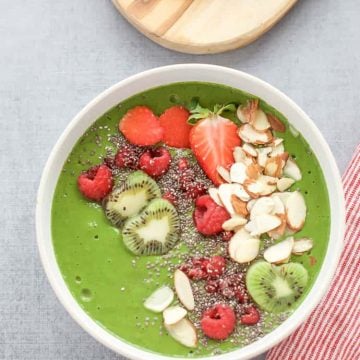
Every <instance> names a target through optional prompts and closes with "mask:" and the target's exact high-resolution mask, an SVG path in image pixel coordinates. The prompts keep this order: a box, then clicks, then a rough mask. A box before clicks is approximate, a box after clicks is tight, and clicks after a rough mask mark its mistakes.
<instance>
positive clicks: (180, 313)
mask: <svg viewBox="0 0 360 360" xmlns="http://www.w3.org/2000/svg"><path fill="white" fill-rule="evenodd" d="M186 314H187V311H186V310H185V309H184V308H183V307H181V306H179V305H176V306H170V307H168V308H166V309H165V310H164V311H163V317H164V323H165V325H173V324H176V323H177V322H179V321H180V320H181V319H183V318H184V317H185V316H186Z"/></svg>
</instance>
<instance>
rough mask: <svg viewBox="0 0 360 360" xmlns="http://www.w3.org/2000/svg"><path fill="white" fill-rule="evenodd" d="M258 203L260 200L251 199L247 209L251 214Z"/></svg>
mask: <svg viewBox="0 0 360 360" xmlns="http://www.w3.org/2000/svg"><path fill="white" fill-rule="evenodd" d="M257 201H258V199H251V200H250V201H249V202H248V203H247V205H246V208H247V209H248V211H249V212H250V211H251V209H252V208H253V207H254V205H255V203H256V202H257Z"/></svg>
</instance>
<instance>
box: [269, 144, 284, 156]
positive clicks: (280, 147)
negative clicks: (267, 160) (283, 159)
mask: <svg viewBox="0 0 360 360" xmlns="http://www.w3.org/2000/svg"><path fill="white" fill-rule="evenodd" d="M284 152H285V148H284V145H283V144H282V143H280V144H279V145H276V146H274V147H273V149H272V151H271V153H270V154H269V156H270V157H275V156H278V155H282V154H283V153H284Z"/></svg>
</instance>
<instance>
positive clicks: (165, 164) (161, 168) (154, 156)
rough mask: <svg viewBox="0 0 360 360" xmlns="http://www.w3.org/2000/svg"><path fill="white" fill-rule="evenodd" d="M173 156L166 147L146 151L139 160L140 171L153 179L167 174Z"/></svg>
mask: <svg viewBox="0 0 360 360" xmlns="http://www.w3.org/2000/svg"><path fill="white" fill-rule="evenodd" d="M170 161H171V156H170V153H169V151H168V150H167V149H165V148H164V147H159V148H154V149H150V150H146V151H145V152H144V153H143V154H142V155H141V156H140V159H139V166H140V169H141V170H143V171H145V172H146V173H147V174H148V175H150V176H152V177H155V178H157V177H159V176H161V175H163V174H165V173H166V172H167V170H168V169H169V166H170Z"/></svg>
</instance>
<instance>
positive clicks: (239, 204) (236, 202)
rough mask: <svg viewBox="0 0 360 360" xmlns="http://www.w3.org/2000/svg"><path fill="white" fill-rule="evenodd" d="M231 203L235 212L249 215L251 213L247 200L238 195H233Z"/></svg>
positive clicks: (245, 215) (244, 215)
mask: <svg viewBox="0 0 360 360" xmlns="http://www.w3.org/2000/svg"><path fill="white" fill-rule="evenodd" d="M231 205H232V207H233V209H234V211H235V214H237V215H240V216H243V217H247V216H248V215H249V212H248V209H247V206H246V202H245V201H242V200H241V199H239V198H238V197H237V196H236V195H231Z"/></svg>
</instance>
